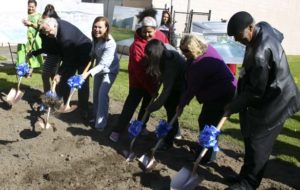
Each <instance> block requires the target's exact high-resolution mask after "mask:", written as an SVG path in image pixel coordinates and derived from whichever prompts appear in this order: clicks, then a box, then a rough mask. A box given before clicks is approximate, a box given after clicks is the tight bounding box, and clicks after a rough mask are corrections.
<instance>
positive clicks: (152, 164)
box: [146, 157, 158, 171]
mask: <svg viewBox="0 0 300 190" xmlns="http://www.w3.org/2000/svg"><path fill="white" fill-rule="evenodd" d="M157 163H158V162H157V161H156V160H155V158H154V157H153V158H152V159H151V160H150V161H149V163H148V164H147V166H146V170H147V171H151V170H153V169H154V168H155V167H156V165H157Z"/></svg>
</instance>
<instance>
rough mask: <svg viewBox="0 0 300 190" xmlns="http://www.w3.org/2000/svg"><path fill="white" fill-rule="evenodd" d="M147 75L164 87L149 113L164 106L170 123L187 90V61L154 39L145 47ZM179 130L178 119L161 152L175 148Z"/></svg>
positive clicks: (161, 147) (167, 45)
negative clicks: (185, 75) (174, 144)
mask: <svg viewBox="0 0 300 190" xmlns="http://www.w3.org/2000/svg"><path fill="white" fill-rule="evenodd" d="M145 55H146V73H147V74H148V75H149V76H151V77H152V78H153V79H154V80H155V81H157V82H158V83H159V84H161V85H162V86H163V88H162V91H161V93H160V94H159V96H158V97H157V98H156V99H155V101H154V102H153V103H152V104H150V105H149V107H148V111H149V112H150V113H151V112H154V111H157V110H159V109H160V108H161V107H162V106H164V107H165V109H166V112H167V118H168V122H170V121H171V120H172V118H173V117H174V115H175V114H176V108H177V106H178V104H179V101H180V98H181V95H182V94H183V92H184V90H185V78H184V74H185V68H186V62H185V59H184V58H183V57H182V56H181V55H180V54H179V53H178V52H177V51H176V50H175V48H174V47H172V46H171V45H169V44H165V45H164V44H163V43H162V42H161V41H160V40H157V39H153V40H151V41H149V42H148V44H147V45H146V47H145ZM178 129H179V124H178V119H177V118H176V120H175V122H174V123H173V125H172V129H171V131H170V132H169V133H168V135H167V136H166V137H165V138H164V143H162V145H161V146H160V147H159V149H160V150H167V149H169V148H171V147H172V146H173V141H174V137H175V135H176V134H177V132H178Z"/></svg>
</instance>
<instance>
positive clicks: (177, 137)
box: [175, 128, 183, 140]
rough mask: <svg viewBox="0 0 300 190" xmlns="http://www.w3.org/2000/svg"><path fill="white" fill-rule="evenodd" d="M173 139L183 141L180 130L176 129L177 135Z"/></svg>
mask: <svg viewBox="0 0 300 190" xmlns="http://www.w3.org/2000/svg"><path fill="white" fill-rule="evenodd" d="M175 139H177V140H181V139H183V138H182V135H181V131H180V128H178V131H177V134H176V135H175Z"/></svg>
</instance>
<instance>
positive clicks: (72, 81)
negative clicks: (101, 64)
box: [59, 61, 93, 113]
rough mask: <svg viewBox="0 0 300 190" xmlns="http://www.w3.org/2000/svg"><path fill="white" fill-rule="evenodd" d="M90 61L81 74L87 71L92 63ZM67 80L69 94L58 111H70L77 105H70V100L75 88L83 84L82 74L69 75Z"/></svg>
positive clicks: (79, 87)
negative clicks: (69, 89)
mask: <svg viewBox="0 0 300 190" xmlns="http://www.w3.org/2000/svg"><path fill="white" fill-rule="evenodd" d="M92 62H93V61H90V62H89V63H88V65H87V66H86V67H85V69H84V71H83V73H82V74H85V73H87V72H88V70H89V68H90V66H91V65H92ZM67 82H68V85H69V86H70V88H71V91H70V94H69V97H68V100H67V102H66V104H65V105H64V106H63V107H62V108H61V109H60V111H59V112H60V113H68V112H71V111H73V110H75V109H76V107H77V106H75V105H73V106H72V107H71V106H70V102H71V99H72V96H73V94H74V93H75V91H76V90H77V89H81V88H82V85H83V84H84V82H85V80H84V79H83V77H82V75H74V76H72V77H70V78H69V79H68V81H67Z"/></svg>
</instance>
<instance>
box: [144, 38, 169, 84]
mask: <svg viewBox="0 0 300 190" xmlns="http://www.w3.org/2000/svg"><path fill="white" fill-rule="evenodd" d="M166 53H167V49H166V47H165V45H164V44H163V43H162V42H161V41H160V40H157V39H153V40H150V41H149V42H148V44H147V45H146V47H145V55H146V60H147V64H146V73H147V74H149V75H150V76H151V77H154V78H155V79H156V80H158V81H159V80H161V75H162V72H163V70H164V57H165V55H166Z"/></svg>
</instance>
